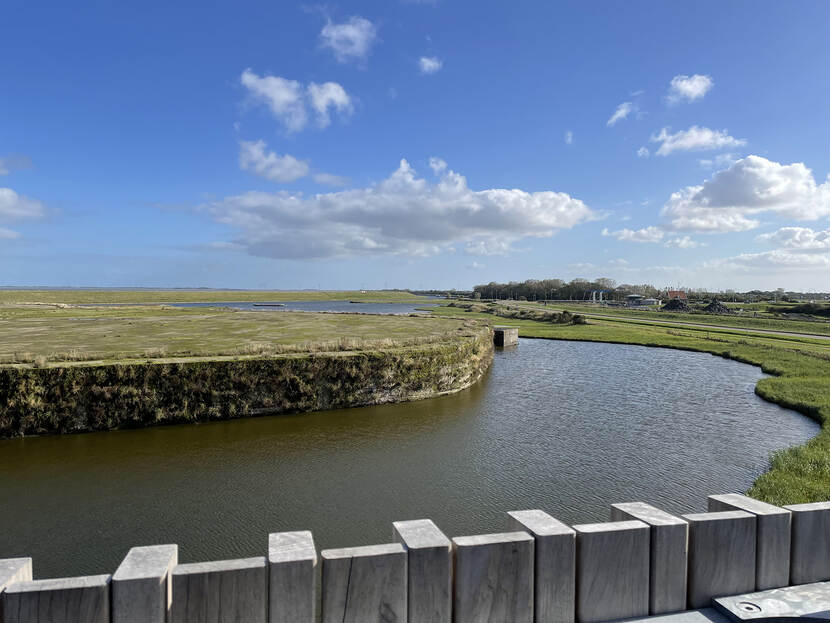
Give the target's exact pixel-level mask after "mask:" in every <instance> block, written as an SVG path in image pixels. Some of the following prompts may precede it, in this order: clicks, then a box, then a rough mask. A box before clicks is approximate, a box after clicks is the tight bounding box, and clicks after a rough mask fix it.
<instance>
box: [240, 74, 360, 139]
mask: <svg viewBox="0 0 830 623" xmlns="http://www.w3.org/2000/svg"><path fill="white" fill-rule="evenodd" d="M240 82H241V83H242V85H243V86H244V87H245V88H246V89H248V93H249V95H250V97H251V99H252V101H254V102H258V103H261V104H264V105H265V106H267V107H268V109H269V110H270V111H271V114H273V115H274V117H275V118H276V119H277V120H278V121H280V122H282V124H283V125H284V126H285V128H286V129H287V130H288V131H289V132H298V131H300V130H302V129H303V128H304V127H305V126H306V124H307V123H308V106H310V107H311V109H312V110H313V111H314V112H315V113H316V114H317V125H318V126H320V127H321V128H325V127H327V126H328V125H329V124H330V123H331V116H330V111H331V110H332V109H334V110H335V111H337V112H338V113H339V114H341V115H343V116H346V115H350V114H352V112H354V106H353V105H352V99H351V97H350V96H349V94H348V93H347V92H346V90H345V89H344V88H343V87H342V86H340V85H339V84H338V83H336V82H324V83H323V84H317V83H315V82H312V83H311V84H309V85H308V88H305V87H304V86H303V85H302V84H301V83H300V82H297V81H296V80H287V79H285V78H281V77H279V76H258V75H257V74H255V73H254V72H253V71H251V70H250V69H246V70H245V71H243V72H242V76H241V78H240Z"/></svg>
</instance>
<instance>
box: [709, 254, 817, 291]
mask: <svg viewBox="0 0 830 623" xmlns="http://www.w3.org/2000/svg"><path fill="white" fill-rule="evenodd" d="M703 267H704V268H705V269H709V270H713V271H717V272H723V271H729V272H736V273H759V274H769V273H773V272H774V273H794V272H795V273H797V272H802V271H807V272H811V273H813V274H814V275H815V276H816V277H819V276H823V275H826V274H827V273H823V272H816V271H818V270H821V269H830V253H798V252H794V251H790V250H786V249H775V250H774V251H764V252H763V253H742V254H741V255H736V256H734V257H728V258H723V259H717V260H710V261H708V262H704V264H703ZM814 283H815V282H814ZM819 283H821V281H819ZM825 283H826V281H825ZM818 287H822V286H821V285H819V286H818Z"/></svg>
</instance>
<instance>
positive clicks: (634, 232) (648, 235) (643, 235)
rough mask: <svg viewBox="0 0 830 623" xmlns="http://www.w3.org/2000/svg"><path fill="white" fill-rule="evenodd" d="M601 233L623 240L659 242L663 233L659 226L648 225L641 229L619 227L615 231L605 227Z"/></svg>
mask: <svg viewBox="0 0 830 623" xmlns="http://www.w3.org/2000/svg"><path fill="white" fill-rule="evenodd" d="M602 235H603V236H613V237H614V238H616V239H617V240H621V241H623V242H660V241H661V240H662V239H663V236H664V235H665V234H664V232H663V230H661V229H660V228H659V227H655V226H654V225H650V226H649V227H644V228H642V229H619V230H617V231H609V230H608V229H607V228H606V229H603V230H602Z"/></svg>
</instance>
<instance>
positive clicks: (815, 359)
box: [433, 307, 830, 504]
mask: <svg viewBox="0 0 830 623" xmlns="http://www.w3.org/2000/svg"><path fill="white" fill-rule="evenodd" d="M555 308H556V307H555ZM581 309H582V310H583V311H584V308H581ZM575 311H580V310H579V309H575ZM624 312H625V310H620V313H619V314H616V315H617V316H619V319H616V318H615V319H614V320H601V319H595V318H589V321H588V322H589V324H587V325H555V324H551V323H543V322H537V321H532V320H514V319H510V320H507V321H506V320H505V319H503V318H498V317H494V316H492V315H490V314H484V313H476V312H464V311H463V310H460V309H457V308H451V307H439V308H436V309H434V310H433V315H435V316H440V317H445V318H447V317H454V318H476V319H480V320H483V321H486V322H489V323H491V324H507V325H510V326H516V327H519V335H520V336H523V337H536V338H549V339H560V340H581V341H592V342H612V343H619V344H638V345H643V346H655V347H664V348H678V349H683V350H692V351H700V352H707V353H712V354H715V355H719V356H722V357H727V358H729V359H734V360H736V361H741V362H744V363H749V364H753V365H757V366H760V367H761V368H762V369H763V370H764V372H767V373H769V374H772V375H774V376H772V377H769V378H764V379H761V381H759V382H758V385H757V386H756V390H755V391H756V393H757V394H758V395H759V396H761V397H763V398H765V399H767V400H770V401H771V402H775V403H777V404H780V405H782V406H785V407H788V408H791V409H795V410H796V411H800V412H801V413H804V414H806V415H808V416H810V417H812V418H814V419H816V420H817V421H819V422H820V423H821V424H822V429H821V432H820V433H819V434H818V435H817V436H816V437H814V438H813V439H811V440H810V441H809V442H807V443H806V444H804V445H802V446H796V447H793V448H788V449H785V450H782V451H780V452H777V453H775V455H774V456H773V457H772V459H771V462H770V469H769V471H767V472H766V473H765V474H763V475H762V476H761V477H759V478H758V480H757V481H756V482H755V484H754V485H753V487H752V488H751V489H750V491H749V494H750V495H752V496H753V497H756V498H759V499H762V500H766V501H768V502H771V503H774V504H794V503H799V502H817V501H824V500H828V499H830V343H827V344H821V343H818V342H817V341H812V340H801V339H798V338H787V337H785V336H775V337H770V336H760V335H755V334H752V335H750V334H741V335H739V334H735V333H729V332H728V330H726V331H701V330H695V329H689V328H688V327H682V326H679V325H678V326H667V325H645V324H637V323H632V322H625V321H624V320H625V315H624ZM641 313H642V312H634V314H636V315H633V316H631V317H632V318H640V317H642V316H641V315H640V314H641ZM681 316H682V318H683V320H686V319H688V318H689V316H687V315H681ZM660 317H661V318H663V319H665V317H666V316H663V315H662V314H660ZM713 318H719V317H713ZM810 324H811V325H812V323H810ZM747 328H752V326H751V325H750V326H749V327H747ZM758 328H767V325H763V326H761V327H758Z"/></svg>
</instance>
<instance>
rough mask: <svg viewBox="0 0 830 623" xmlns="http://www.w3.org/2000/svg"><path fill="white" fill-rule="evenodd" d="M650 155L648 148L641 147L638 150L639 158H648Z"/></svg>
mask: <svg viewBox="0 0 830 623" xmlns="http://www.w3.org/2000/svg"><path fill="white" fill-rule="evenodd" d="M649 155H650V153H649V151H648V147H640V149H638V150H637V157H638V158H648V157H649Z"/></svg>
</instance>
